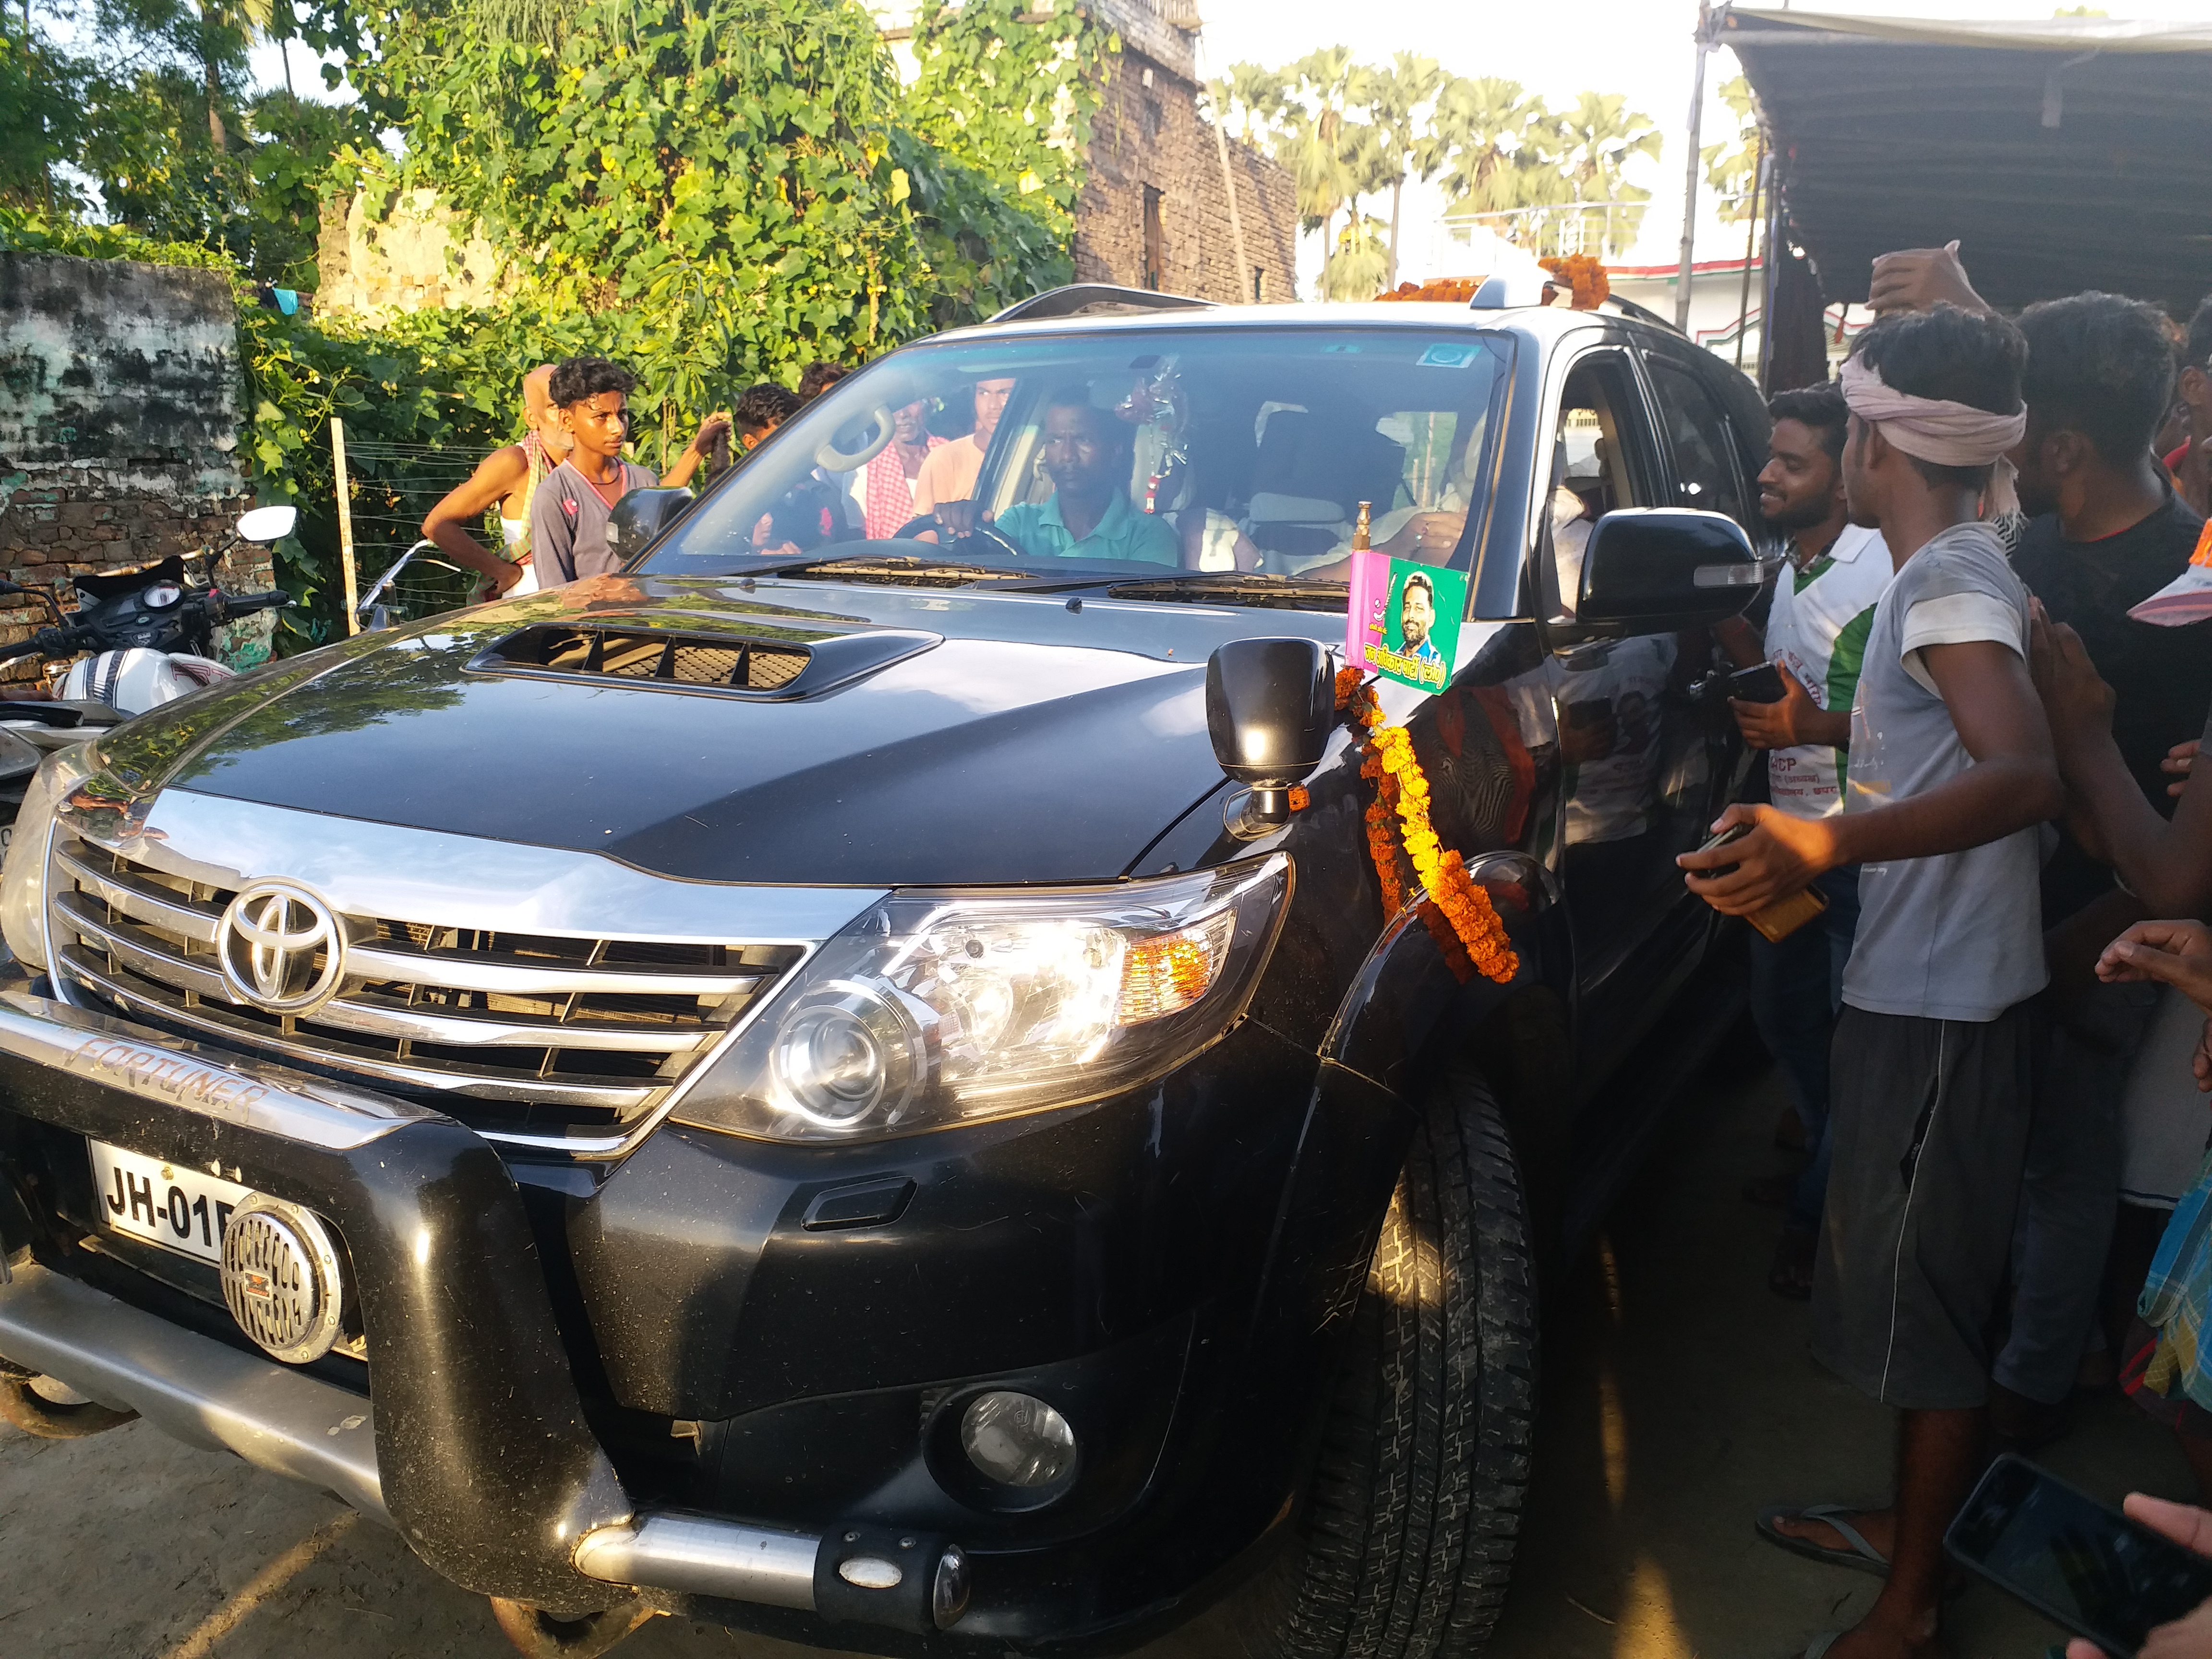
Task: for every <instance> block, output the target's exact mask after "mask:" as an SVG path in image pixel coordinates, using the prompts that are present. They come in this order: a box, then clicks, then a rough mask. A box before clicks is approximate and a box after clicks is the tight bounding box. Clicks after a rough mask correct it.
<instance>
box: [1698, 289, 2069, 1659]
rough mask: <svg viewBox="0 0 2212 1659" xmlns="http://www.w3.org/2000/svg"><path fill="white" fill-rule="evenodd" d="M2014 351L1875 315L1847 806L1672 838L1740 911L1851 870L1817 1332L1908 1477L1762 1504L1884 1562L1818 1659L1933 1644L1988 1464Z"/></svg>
mask: <svg viewBox="0 0 2212 1659" xmlns="http://www.w3.org/2000/svg"><path fill="white" fill-rule="evenodd" d="M2026 356H2027V349H2026V346H2025V344H2024V343H2023V342H2022V340H2021V334H2020V331H2019V330H2018V329H2016V328H2015V327H2014V326H2013V325H2011V324H2010V323H2008V322H2006V321H2005V320H2003V319H2002V318H1998V317H1995V316H1989V315H1981V314H1975V313H1967V312H1964V311H1960V310H1959V309H1957V308H1955V307H1950V306H1939V307H1936V308H1935V309H1934V310H1932V311H1929V312H1927V313H1917V314H1911V315H1903V316H1893V317H1885V318H1883V319H1881V320H1880V321H1879V322H1877V323H1875V325H1873V326H1872V327H1871V328H1869V329H1868V330H1867V331H1866V333H1865V334H1864V335H1863V336H1862V337H1861V338H1860V341H1859V345H1858V349H1857V354H1856V355H1855V356H1853V358H1852V359H1851V361H1850V362H1848V363H1846V364H1845V365H1844V374H1843V390H1844V400H1845V402H1846V403H1847V404H1849V405H1850V435H1849V437H1848V439H1847V441H1846V442H1845V446H1844V489H1845V490H1846V492H1847V494H1848V495H1849V498H1850V516H1851V520H1852V522H1854V523H1856V524H1861V525H1869V526H1875V527H1877V528H1879V529H1880V530H1881V532H1882V538H1883V541H1884V542H1885V543H1886V544H1887V546H1888V548H1889V550H1890V556H1891V562H1892V565H1893V569H1894V570H1895V572H1896V575H1895V577H1894V579H1893V580H1892V582H1891V584H1890V586H1889V588H1888V590H1887V592H1884V593H1883V595H1882V597H1881V602H1880V604H1879V605H1877V606H1876V607H1875V619H1874V623H1873V625H1872V627H1871V629H1869V632H1868V635H1867V644H1866V656H1865V662H1864V665H1863V668H1862V671H1861V673H1860V677H1859V685H1858V693H1857V699H1856V702H1855V705H1854V707H1853V709H1852V714H1851V741H1850V768H1849V772H1848V775H1847V778H1846V782H1845V790H1846V793H1845V797H1844V811H1841V812H1838V813H1836V814H1833V815H1832V816H1830V817H1824V818H1801V817H1793V816H1792V815H1790V813H1787V812H1784V811H1779V810H1778V809H1777V808H1775V807H1772V806H1759V807H1747V806H1731V807H1730V808H1729V810H1728V811H1727V812H1726V813H1725V814H1723V817H1722V820H1721V824H1720V825H1716V826H1715V827H1716V828H1719V827H1722V826H1723V825H1727V824H1731V823H1750V824H1752V825H1753V829H1752V830H1751V833H1750V834H1749V835H1747V836H1745V837H1744V838H1743V839H1742V840H1741V841H1739V842H1736V843H1735V845H1734V846H1732V847H1729V848H1725V849H1724V850H1722V851H1718V852H1711V853H1708V852H1704V851H1699V852H1695V853H1686V854H1683V855H1682V856H1681V858H1680V860H1679V862H1680V864H1681V865H1682V866H1683V867H1684V868H1685V869H1686V870H1687V871H1689V872H1690V876H1689V884H1690V887H1691V889H1692V891H1694V892H1696V893H1698V894H1699V895H1700V896H1703V897H1704V898H1705V900H1706V901H1707V902H1710V903H1711V904H1712V906H1713V907H1714V908H1716V909H1718V910H1721V911H1723V912H1724V913H1726V914H1728V915H1749V914H1751V913H1752V912H1753V911H1756V910H1759V909H1762V908H1765V906H1767V905H1769V904H1771V903H1773V902H1775V901H1776V900H1778V899H1782V898H1786V897H1788V896H1790V895H1792V894H1795V893H1797V892H1800V891H1802V890H1803V889H1805V888H1806V887H1807V886H1808V885H1810V884H1812V883H1813V882H1814V881H1815V880H1817V879H1818V878H1820V876H1821V875H1822V874H1824V873H1826V872H1828V871H1830V870H1833V869H1836V868H1838V867H1839V866H1844V865H1848V864H1858V865H1860V866H1862V868H1861V870H1860V882H1859V899H1860V915H1859V928H1858V935H1857V940H1856V941H1855V943H1854V944H1853V945H1852V949H1851V957H1850V964H1849V966H1848V967H1847V968H1846V969H1845V971H1844V1011H1843V1013H1842V1014H1841V1016H1840V1017H1839V1018H1838V1023H1837V1028H1836V1036H1835V1044H1834V1048H1833V1051H1832V1054H1833V1065H1832V1089H1833V1103H1832V1107H1833V1119H1832V1121H1833V1130H1832V1133H1833V1136H1834V1148H1835V1150H1834V1165H1833V1169H1832V1173H1831V1177H1830V1181H1829V1186H1828V1200H1827V1210H1826V1218H1825V1220H1824V1223H1823V1230H1822V1236H1821V1243H1820V1254H1819V1259H1818V1261H1817V1262H1816V1264H1815V1268H1814V1291H1813V1341H1812V1347H1813V1352H1814V1357H1815V1358H1818V1359H1820V1361H1821V1363H1822V1364H1826V1366H1827V1367H1828V1368H1829V1369H1830V1370H1833V1371H1834V1372H1836V1373H1837V1374H1838V1376H1841V1377H1843V1378H1844V1380H1845V1381H1847V1382H1850V1383H1853V1384H1854V1385H1856V1386H1857V1387H1858V1388H1860V1389H1863V1390H1864V1391H1865V1392H1866V1393H1868V1394H1869V1395H1873V1396H1874V1397H1875V1399H1877V1400H1880V1401H1883V1402H1884V1403H1885V1404H1887V1405H1891V1406H1894V1407H1898V1408H1899V1411H1900V1413H1901V1423H1900V1433H1899V1449H1898V1462H1897V1486H1896V1492H1895V1496H1894V1498H1893V1503H1892V1504H1891V1506H1890V1507H1889V1508H1888V1509H1887V1510H1876V1511H1872V1512H1863V1513H1856V1514H1854V1513H1851V1512H1850V1511H1849V1510H1838V1509H1837V1508H1834V1507H1831V1506H1820V1507H1818V1508H1816V1509H1814V1510H1805V1509H1800V1508H1780V1507H1778V1508H1775V1509H1772V1510H1768V1511H1767V1512H1766V1513H1765V1514H1764V1515H1762V1516H1760V1517H1759V1531H1760V1533H1761V1534H1762V1535H1763V1536H1765V1537H1766V1538H1768V1539H1769V1540H1770V1541H1772V1542H1774V1543H1776V1544H1778V1545H1779V1546H1780V1547H1784V1548H1786V1549H1789V1550H1791V1551H1793V1552H1795V1553H1799V1554H1802V1555H1808V1556H1812V1557H1814V1558H1816V1559H1823V1560H1829V1561H1833V1562H1835V1563H1837V1564H1838V1565H1853V1566H1858V1567H1862V1568H1870V1569H1871V1570H1873V1571H1880V1572H1882V1573H1883V1574H1884V1576H1885V1577H1886V1580H1887V1582H1886V1583H1884V1585H1883V1587H1882V1590H1881V1595H1879V1596H1878V1597H1876V1599H1875V1603H1874V1606H1873V1607H1872V1608H1871V1609H1870V1610H1869V1612H1868V1613H1867V1616H1866V1617H1865V1618H1864V1619H1863V1620H1861V1621H1860V1622H1859V1623H1858V1624H1857V1626H1855V1627H1853V1628H1852V1629H1850V1630H1849V1631H1846V1632H1842V1633H1840V1634H1839V1635H1836V1636H1832V1637H1824V1638H1820V1639H1819V1640H1818V1641H1816V1642H1815V1643H1814V1644H1813V1648H1812V1649H1811V1650H1810V1651H1811V1652H1813V1653H1815V1654H1819V1655H1825V1656H1827V1659H1918V1656H1923V1655H1929V1654H1933V1653H1934V1652H1936V1651H1937V1650H1938V1637H1937V1629H1938V1625H1939V1623H1940V1616H1941V1612H1942V1588H1943V1577H1944V1559H1943V1532H1944V1528H1946V1527H1947V1526H1948V1525H1949V1523H1950V1521H1951V1517H1952V1516H1954V1514H1955V1513H1956V1512H1957V1510H1958V1508H1959V1505H1960V1503H1961V1502H1962V1501H1963V1500H1964V1499H1965V1498H1966V1492H1967V1491H1968V1489H1969V1488H1970V1487H1971V1486H1972V1483H1973V1479H1974V1476H1975V1474H1976V1473H1977V1471H1978V1468H1979V1465H1980V1459H1981V1453H1982V1440H1983V1433H1984V1419H1985V1417H1986V1413H1987V1407H1988V1401H1989V1388H1990V1375H1989V1366H1990V1353H1989V1351H1988V1344H1987V1340H1986V1339H1985V1337H1984V1330H1985V1328H1986V1327H1987V1325H1988V1322H1989V1319H1990V1314H1991V1312H1992V1311H1993V1310H1994V1309H1995V1307H1996V1297H1997V1292H1998V1289H1999V1286H2000V1285H2002V1281H2003V1279H2004V1274H2005V1268H2006V1264H2007V1261H2008V1256H2009V1254H2010V1249H2011V1244H2012V1231H2013V1217H2014V1212H2015V1206H2016V1205H2017V1203H2018V1200H2019V1196H2020V1178H2021V1164H2022V1161H2023V1158H2024V1157H2025V1155H2026V1151H2027V1133H2028V1121H2029V1114H2030V1101H2031V1092H2032V1085H2031V1079H2030V1074H2029V1066H2028V1053H2029V1026H2028V1021H2027V1003H2028V1001H2029V1000H2030V999H2031V998H2033V996H2034V995H2035V994H2037V993H2038V992H2039V991H2040V990H2041V989H2042V988H2043V986H2044V982H2045V970H2044V963H2043V950H2042V944H2043V940H2042V930H2041V926H2040V912H2039V904H2038V902H2037V884H2036V882H2037V866H2038V862H2039V860H2038V851H2039V848H2038V839H2037V829H2038V826H2039V825H2040V824H2042V823H2044V822H2045V821H2046V820H2047V819H2050V818H2052V817H2057V815H2058V813H2059V812H2061V811H2063V808H2064V804H2065V794H2064V791H2063V787H2062V786H2061V784H2060V782H2059V778H2058V769H2057V763H2056V762H2055V761H2054V759H2053V758H2052V754H2051V730H2050V727H2049V726H2048V725H2047V724H2046V722H2045V719H2044V714H2043V706H2042V704H2041V702H2039V700H2038V698H2037V696H2036V692H2035V687H2034V684H2033V682H2032V681H2031V680H2030V678H2029V677H2028V668H2027V648H2028V617H2029V607H2028V596H2027V589H2026V587H2025V586H2022V584H2021V580H2020V578H2019V577H2017V576H2015V574H2013V572H2012V569H2011V567H2010V566H2009V565H2008V563H2007V562H2006V559H2005V553H2004V544H2003V542H2002V538H2000V537H1999V536H1998V534H1997V533H1996V531H1994V530H1993V529H1991V528H1990V526H1987V525H1984V524H1982V523H1980V522H1979V521H1978V519H1979V513H1980V508H1981V503H1982V498H1983V495H1984V492H1985V491H1986V490H1987V489H1988V488H1989V484H1990V471H1991V468H1992V466H1993V465H1994V464H1995V462H1996V460H1997V459H1998V458H1999V457H2001V456H2002V455H2003V454H2004V453H2006V452H2007V451H2008V450H2009V449H2011V448H2012V447H2013V446H2014V445H2015V444H2016V443H2018V442H2019V441H2020V439H2021V434H2022V433H2023V432H2024V431H2025V430H2026V428H2027V414H2026V410H2025V409H2024V406H2023V405H2022V404H2021V392H2020V386H2021V368H2022V366H2023V364H2024V362H2025V361H2026ZM1729 865H1733V866H1735V868H1734V869H1733V870H1730V871H1729V872H1728V873H1726V874H1713V873H1711V872H1714V871H1716V870H1719V869H1721V868H1723V866H1729Z"/></svg>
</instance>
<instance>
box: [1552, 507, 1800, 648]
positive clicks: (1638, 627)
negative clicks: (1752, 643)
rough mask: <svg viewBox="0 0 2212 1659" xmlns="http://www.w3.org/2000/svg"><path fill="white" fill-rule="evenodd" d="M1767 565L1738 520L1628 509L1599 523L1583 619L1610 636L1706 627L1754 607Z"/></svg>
mask: <svg viewBox="0 0 2212 1659" xmlns="http://www.w3.org/2000/svg"><path fill="white" fill-rule="evenodd" d="M1765 580H1766V567H1765V565H1764V564H1763V563H1761V562H1759V555H1758V554H1757V553H1755V552H1754V551H1753V550H1752V545H1751V538H1749V537H1748V536H1747V535H1745V534H1744V533H1743V527H1742V526H1741V525H1739V524H1737V523H1736V521H1735V520H1734V519H1731V518H1729V517H1728V516H1727V515H1726V514H1724V513H1699V512H1697V511H1695V510H1693V509H1692V508H1688V507H1620V508H1618V509H1616V510H1615V511H1613V512H1611V513H1607V514H1606V515H1605V516H1604V517H1603V518H1601V519H1600V520H1598V521H1597V523H1596V524H1595V525H1594V526H1591V529H1590V538H1589V546H1588V547H1587V548H1585V549H1584V550H1583V591H1582V599H1581V603H1579V604H1578V605H1576V607H1575V620H1576V621H1577V623H1582V624H1583V626H1585V627H1587V628H1589V629H1595V630H1596V631H1599V632H1603V633H1644V632H1647V631H1650V632H1656V631H1658V630H1660V629H1669V628H1698V627H1702V626H1704V625H1705V624H1706V623H1717V622H1720V621H1722V620H1723V618H1726V617H1733V616H1735V614H1736V613H1737V612H1738V611H1741V610H1742V609H1743V608H1744V606H1746V605H1748V604H1750V603H1751V599H1752V596H1753V594H1755V593H1756V592H1758V591H1759V586H1760V584H1761V583H1763V582H1764V581H1765Z"/></svg>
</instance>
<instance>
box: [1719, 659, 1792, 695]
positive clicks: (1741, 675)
mask: <svg viewBox="0 0 2212 1659" xmlns="http://www.w3.org/2000/svg"><path fill="white" fill-rule="evenodd" d="M1788 695H1789V692H1788V690H1787V689H1786V688H1785V687H1784V685H1783V684H1782V671H1781V670H1780V669H1778V668H1777V667H1776V666H1775V665H1773V664H1772V663H1771V662H1763V663H1761V664H1759V666H1758V667H1756V668H1746V669H1741V670H1739V671H1737V672H1735V673H1733V674H1731V675H1729V696H1731V697H1733V698H1735V701H1736V702H1781V701H1782V700H1783V698H1784V697H1785V696H1788Z"/></svg>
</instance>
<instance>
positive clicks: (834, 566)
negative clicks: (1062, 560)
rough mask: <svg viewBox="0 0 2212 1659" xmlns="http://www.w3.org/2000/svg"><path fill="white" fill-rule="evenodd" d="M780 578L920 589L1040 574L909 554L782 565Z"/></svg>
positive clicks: (1032, 577)
mask: <svg viewBox="0 0 2212 1659" xmlns="http://www.w3.org/2000/svg"><path fill="white" fill-rule="evenodd" d="M775 574H777V575H779V576H784V577H793V576H795V577H799V578H801V579H804V578H805V577H808V576H822V577H827V578H830V579H832V580H837V581H849V582H883V583H889V584H894V585H902V586H909V585H910V586H921V587H959V586H964V585H965V584H967V583H969V582H972V581H987V582H1029V581H1035V580H1036V579H1037V577H1038V575H1039V574H1041V573H1040V572H1037V571H1034V570H1009V569H1007V568H1006V567H1004V566H1003V565H988V564H962V563H959V562H957V561H955V560H951V559H918V558H915V557H914V556H912V555H911V554H893V555H890V556H884V555H883V554H880V553H860V554H854V556H852V557H850V558H844V559H816V560H813V561H811V562H808V563H805V564H797V565H789V564H787V565H784V566H782V567H781V568H779V569H778V570H777V571H776V573H775Z"/></svg>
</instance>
